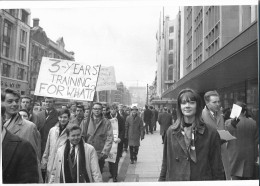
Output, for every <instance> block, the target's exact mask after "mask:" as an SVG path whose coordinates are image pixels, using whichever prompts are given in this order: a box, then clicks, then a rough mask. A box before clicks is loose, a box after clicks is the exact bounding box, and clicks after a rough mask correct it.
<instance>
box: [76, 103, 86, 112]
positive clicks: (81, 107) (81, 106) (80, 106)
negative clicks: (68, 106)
mask: <svg viewBox="0 0 260 186" xmlns="http://www.w3.org/2000/svg"><path fill="white" fill-rule="evenodd" d="M76 108H80V109H82V110H83V112H85V108H84V106H83V105H80V104H79V105H77V106H76Z"/></svg>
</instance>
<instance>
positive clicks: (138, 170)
mask: <svg viewBox="0 0 260 186" xmlns="http://www.w3.org/2000/svg"><path fill="white" fill-rule="evenodd" d="M159 128H160V127H159V125H157V131H154V133H153V134H150V133H149V134H146V135H145V138H144V140H142V141H141V145H140V147H139V152H138V155H137V162H136V163H135V164H129V166H128V169H127V172H126V177H125V179H124V182H156V181H158V178H159V175H160V170H161V164H162V155H163V144H162V137H161V135H160V132H159ZM128 153H129V152H128ZM125 161H127V158H125ZM128 161H129V162H130V160H129V158H128Z"/></svg>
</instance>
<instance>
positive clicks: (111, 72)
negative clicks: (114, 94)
mask: <svg viewBox="0 0 260 186" xmlns="http://www.w3.org/2000/svg"><path fill="white" fill-rule="evenodd" d="M96 90H97V91H103V90H117V87H116V76H115V69H114V67H113V66H111V67H104V66H101V69H100V73H99V77H98V83H97V89H96Z"/></svg>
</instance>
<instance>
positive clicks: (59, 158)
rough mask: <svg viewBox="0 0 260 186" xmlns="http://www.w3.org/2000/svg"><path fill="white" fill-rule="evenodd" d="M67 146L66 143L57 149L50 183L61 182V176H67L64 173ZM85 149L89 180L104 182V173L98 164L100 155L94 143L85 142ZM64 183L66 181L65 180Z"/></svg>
mask: <svg viewBox="0 0 260 186" xmlns="http://www.w3.org/2000/svg"><path fill="white" fill-rule="evenodd" d="M65 146H66V144H64V145H63V146H61V147H60V148H59V149H58V151H57V154H56V157H55V161H54V165H53V170H52V173H51V178H50V181H49V183H60V178H61V177H62V178H65V174H64V149H65ZM84 149H85V160H86V170H87V174H88V178H89V181H90V182H102V175H101V172H100V169H99V165H98V157H97V153H96V151H95V149H94V147H93V146H92V145H89V144H87V143H84ZM77 161H78V159H77ZM78 163H79V162H78ZM61 175H62V176H61ZM63 183H65V181H63Z"/></svg>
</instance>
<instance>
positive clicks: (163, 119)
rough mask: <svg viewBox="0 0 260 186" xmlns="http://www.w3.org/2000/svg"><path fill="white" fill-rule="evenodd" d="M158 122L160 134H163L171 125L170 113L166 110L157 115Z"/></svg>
mask: <svg viewBox="0 0 260 186" xmlns="http://www.w3.org/2000/svg"><path fill="white" fill-rule="evenodd" d="M158 123H159V125H160V134H161V135H163V134H164V133H165V132H166V131H167V129H168V128H169V127H170V126H171V125H172V115H171V114H169V113H167V112H162V113H160V114H159V116H158Z"/></svg>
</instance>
